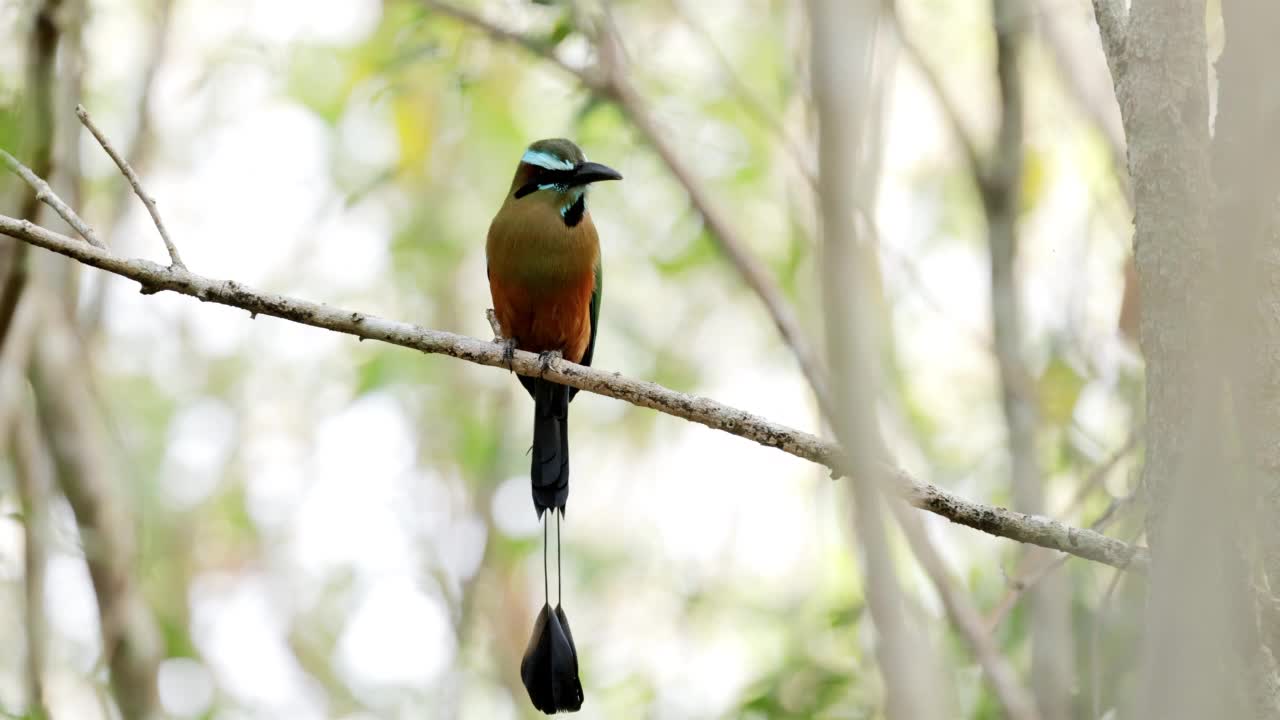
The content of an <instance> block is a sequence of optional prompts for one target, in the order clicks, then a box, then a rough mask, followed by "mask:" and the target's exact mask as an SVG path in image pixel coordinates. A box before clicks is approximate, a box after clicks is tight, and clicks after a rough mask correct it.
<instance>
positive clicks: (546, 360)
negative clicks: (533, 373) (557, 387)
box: [538, 350, 564, 375]
mask: <svg viewBox="0 0 1280 720" xmlns="http://www.w3.org/2000/svg"><path fill="white" fill-rule="evenodd" d="M563 357H564V353H562V352H560V351H559V350H544V351H542V352H540V353H538V367H540V368H542V374H543V375H546V374H547V369H548V368H550V367H551V362H552V361H553V360H560V359H561V358H563Z"/></svg>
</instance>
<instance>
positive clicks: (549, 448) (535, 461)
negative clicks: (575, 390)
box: [529, 379, 569, 518]
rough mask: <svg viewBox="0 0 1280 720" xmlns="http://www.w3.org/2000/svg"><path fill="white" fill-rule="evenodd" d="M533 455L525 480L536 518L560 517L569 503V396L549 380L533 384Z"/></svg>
mask: <svg viewBox="0 0 1280 720" xmlns="http://www.w3.org/2000/svg"><path fill="white" fill-rule="evenodd" d="M533 408H534V409H533V452H532V462H531V464H530V468H529V477H530V479H531V480H532V481H533V505H534V507H535V508H537V510H538V517H539V518H541V517H542V513H543V512H544V511H545V510H548V509H552V510H554V509H559V510H560V512H561V514H563V513H564V506H565V503H566V502H567V501H568V499H569V392H568V388H566V387H565V386H563V385H560V384H558V383H553V382H551V381H550V380H542V379H534V381H533Z"/></svg>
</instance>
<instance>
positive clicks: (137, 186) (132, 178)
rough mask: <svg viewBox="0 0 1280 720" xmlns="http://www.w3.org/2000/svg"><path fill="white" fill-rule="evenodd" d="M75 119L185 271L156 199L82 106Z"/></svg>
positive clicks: (173, 257)
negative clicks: (125, 182) (121, 176)
mask: <svg viewBox="0 0 1280 720" xmlns="http://www.w3.org/2000/svg"><path fill="white" fill-rule="evenodd" d="M76 117H78V118H80V122H82V123H84V126H85V127H86V128H88V130H89V132H91V133H93V137H94V138H95V139H96V140H97V141H98V144H99V145H101V146H102V149H103V150H106V151H107V154H108V155H110V156H111V159H112V160H113V161H114V162H115V164H116V167H118V168H120V172H121V173H123V174H124V176H125V178H126V179H127V180H128V181H129V185H130V187H132V188H133V191H134V193H136V194H137V195H138V199H139V200H141V201H142V204H143V205H146V206H147V212H148V213H150V214H151V221H152V222H154V223H155V226H156V230H158V231H159V232H160V239H161V240H163V241H164V248H165V250H167V251H168V252H169V261H170V262H171V263H172V264H173V266H174V267H178V268H182V269H183V270H185V269H186V268H187V266H186V265H185V264H183V262H182V258H181V257H180V256H179V255H178V248H177V246H175V245H174V244H173V240H172V239H170V238H169V231H168V230H165V228H164V221H163V220H161V219H160V211H159V210H157V209H156V199H155V198H153V197H151V196H150V195H148V194H147V192H146V191H145V190H143V189H142V181H141V180H139V179H138V174H137V173H135V172H134V171H133V168H132V167H130V166H129V162H128V161H127V160H125V159H124V157H123V156H121V155H120V153H118V152H116V149H115V148H114V147H112V146H111V141H110V140H107V136H106V135H104V134H103V133H102V131H101V130H99V129H98V126H97V125H95V124H94V123H93V118H91V117H89V111H88V110H85V109H84V106H83V105H76Z"/></svg>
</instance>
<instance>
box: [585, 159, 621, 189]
mask: <svg viewBox="0 0 1280 720" xmlns="http://www.w3.org/2000/svg"><path fill="white" fill-rule="evenodd" d="M621 179H622V173H620V172H618V171H617V170H614V169H613V168H611V167H609V166H608V165H601V164H600V163H596V162H584V163H582V164H580V165H578V167H576V168H574V169H573V184H574V185H587V184H590V183H593V182H600V181H601V180H621Z"/></svg>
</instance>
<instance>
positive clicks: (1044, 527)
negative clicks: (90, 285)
mask: <svg viewBox="0 0 1280 720" xmlns="http://www.w3.org/2000/svg"><path fill="white" fill-rule="evenodd" d="M0 233H2V234H5V235H8V236H10V237H14V238H17V239H19V240H22V241H24V242H27V243H30V244H32V245H35V246H38V247H41V248H44V249H46V250H50V251H52V252H56V253H58V254H60V255H65V256H67V257H69V258H72V259H74V260H77V261H79V262H81V263H84V264H85V265H89V266H91V267H95V268H98V269H100V270H106V271H107V272H110V273H114V274H116V275H120V276H121V277H125V278H128V279H130V280H133V281H135V282H137V283H139V284H140V285H141V286H142V292H143V293H147V294H150V293H157V292H161V291H170V292H176V293H179V294H182V295H188V296H190V297H194V298H197V299H199V300H202V301H204V302H213V303H218V304H220V305H229V306H231V307H236V308H240V309H241V310H245V311H247V312H248V313H250V315H258V314H262V315H270V316H272V317H278V318H282V319H284V320H290V321H293V322H297V323H300V324H303V325H310V326H312V327H317V328H322V329H325V330H332V331H334V332H340V333H345V334H348V335H354V336H356V337H360V338H365V339H369V340H379V341H382V342H387V343H390V344H392V345H399V346H401V347H406V348H411V349H414V350H418V351H421V352H425V353H434V354H440V355H448V356H450V357H455V358H458V359H460V360H466V361H468V362H473V363H476V364H479V365H488V366H490V367H504V368H505V367H506V366H507V364H506V362H505V361H504V360H503V352H502V346H500V345H498V344H495V343H493V342H488V341H485V340H479V339H476V338H472V337H467V336H464V335H456V334H454V333H449V332H444V331H441V330H431V329H428V328H423V327H420V326H417V325H412V324H409V323H404V322H398V321H395V320H388V319H385V318H380V317H377V316H374V315H368V314H365V313H361V312H355V311H352V310H345V309H342V308H336V307H333V306H330V305H325V304H322V303H315V302H310V301H307V300H301V299H298V298H291V297H288V296H285V295H278V294H275V293H268V292H263V291H260V290H255V289H253V288H250V287H248V286H246V285H244V284H242V283H238V282H236V281H234V280H215V279H212V278H207V277H204V276H201V275H197V274H195V273H192V272H190V271H187V270H183V269H181V268H176V267H165V266H163V265H160V264H157V263H154V262H150V261H147V260H141V259H128V258H122V257H118V256H116V255H113V254H111V253H109V252H106V251H103V250H99V249H98V248H95V247H93V246H92V245H89V244H87V243H84V242H81V241H78V240H76V239H74V238H71V237H67V236H66V235H62V234H59V233H55V232H53V231H51V230H47V229H45V228H43V227H40V226H38V225H36V224H34V223H32V222H30V221H28V220H18V219H15V218H11V217H6V216H3V215H0ZM511 369H512V370H513V371H515V372H517V373H519V374H521V375H529V376H538V375H543V376H545V377H547V378H550V379H552V380H555V381H556V382H560V383H563V384H565V385H569V386H572V387H576V388H579V389H582V390H586V391H588V392H593V393H596V394H599V395H604V396H607V397H612V398H615V399H618V400H623V401H625V402H629V403H631V404H633V405H638V406H640V407H646V408H651V409H654V410H658V411H660V412H663V413H666V414H668V415H672V416H674V417H678V418H683V419H685V420H690V421H692V422H696V423H699V424H701V425H705V426H707V427H709V428H712V429H715V430H722V431H724V432H727V433H730V434H733V435H737V436H739V437H742V438H746V439H748V440H751V441H753V442H756V443H759V444H761V445H765V446H767V447H772V448H777V449H779V450H782V451H783V452H786V453H789V454H791V455H794V456H796V457H799V458H803V459H805V460H809V461H811V462H815V463H818V464H820V465H824V466H826V467H827V468H830V469H831V470H832V472H833V474H834V475H836V476H843V475H846V474H848V473H847V472H846V467H847V464H846V462H845V460H844V458H843V457H842V454H841V453H840V451H839V449H838V448H837V447H836V445H835V444H834V443H832V442H830V441H827V440H823V439H822V438H819V437H817V436H816V435H812V434H810V433H807V432H803V431H800V430H795V429H792V428H789V427H786V426H785V425H781V424H778V423H775V422H773V421H771V420H768V419H766V418H762V417H760V416H758V415H753V414H751V413H748V412H745V411H743V410H739V409H737V408H733V407H729V406H728V405H723V404H721V403H718V402H716V401H714V400H711V399H708V398H703V397H698V396H696V395H690V394H687V393H682V392H677V391H675V390H671V389H668V388H665V387H663V386H661V385H658V384H656V383H651V382H645V381H641V380H633V379H631V378H627V377H623V376H622V375H620V374H618V373H614V372H606V371H604V370H600V369H597V368H589V367H583V366H581V365H576V364H574V363H571V362H566V361H564V360H555V361H553V362H551V364H550V366H549V367H548V368H547V369H546V371H545V373H544V372H543V371H542V368H541V364H540V363H539V361H538V356H537V355H535V354H533V353H529V352H524V351H517V352H516V353H515V358H514V359H513V360H512V363H511ZM886 476H887V478H888V481H889V482H890V483H891V486H892V489H893V491H894V493H895V494H897V495H898V496H900V497H902V498H903V499H905V500H906V501H907V502H908V503H910V504H911V505H914V506H915V507H917V508H920V509H922V510H927V511H929V512H932V513H935V514H937V515H941V516H943V517H945V518H947V519H949V520H951V521H952V522H955V523H958V524H960V525H966V526H968V527H971V528H974V529H976V530H980V531H982V532H985V533H988V534H991V535H999V536H1001V537H1006V538H1009V539H1010V540H1016V541H1018V542H1023V543H1030V544H1032V545H1039V546H1041V547H1047V548H1051V549H1054V550H1061V551H1063V552H1067V553H1070V554H1072V555H1076V556H1078V557H1082V558H1085V559H1086V560H1093V561H1096V562H1101V563H1105V564H1107V565H1111V566H1114V567H1130V568H1133V569H1136V570H1140V571H1141V570H1143V569H1144V568H1145V567H1146V564H1147V552H1146V550H1145V549H1144V548H1140V547H1137V546H1133V545H1129V544H1127V543H1123V542H1120V541H1119V540H1115V539H1114V538H1110V537H1107V536H1106V535H1103V534H1101V533H1097V532H1094V531H1091V530H1083V529H1080V528H1075V527H1071V526H1069V525H1066V524H1063V523H1061V522H1058V521H1056V520H1053V519H1050V518H1047V517H1044V516H1041V515H1027V514H1024V513H1019V512H1015V511H1013V510H1009V509H1007V508H1002V507H999V506H995V505H984V504H982V503H977V502H973V501H971V500H967V499H965V498H963V497H961V496H959V495H956V494H954V493H952V492H949V491H947V490H944V489H942V488H939V487H935V486H933V485H930V484H928V483H926V482H923V481H921V480H919V479H917V478H915V477H912V476H911V475H910V474H908V473H907V472H906V471H904V470H901V469H896V468H893V469H890V472H887V473H886Z"/></svg>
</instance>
